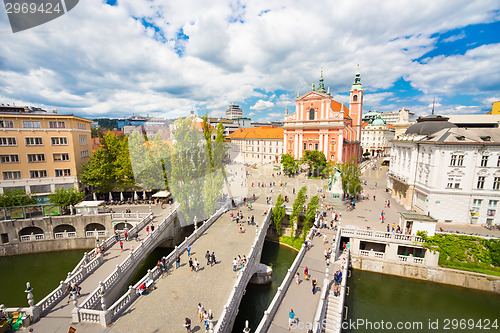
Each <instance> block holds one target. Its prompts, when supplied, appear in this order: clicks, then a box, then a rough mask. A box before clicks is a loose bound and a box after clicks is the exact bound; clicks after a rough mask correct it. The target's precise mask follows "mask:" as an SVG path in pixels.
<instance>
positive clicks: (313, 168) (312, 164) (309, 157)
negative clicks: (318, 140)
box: [302, 150, 326, 177]
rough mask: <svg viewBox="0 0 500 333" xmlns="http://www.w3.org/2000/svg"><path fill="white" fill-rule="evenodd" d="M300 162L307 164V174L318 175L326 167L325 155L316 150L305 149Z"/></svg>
mask: <svg viewBox="0 0 500 333" xmlns="http://www.w3.org/2000/svg"><path fill="white" fill-rule="evenodd" d="M302 162H303V163H307V164H308V165H309V176H315V177H318V176H319V175H321V174H323V171H324V169H325V168H326V157H325V154H323V152H321V151H318V150H306V151H305V153H304V157H302Z"/></svg>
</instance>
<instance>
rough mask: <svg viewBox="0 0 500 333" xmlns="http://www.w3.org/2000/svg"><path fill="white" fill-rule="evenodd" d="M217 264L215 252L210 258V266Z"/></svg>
mask: <svg viewBox="0 0 500 333" xmlns="http://www.w3.org/2000/svg"><path fill="white" fill-rule="evenodd" d="M216 263H217V262H216V261H215V252H212V255H211V256H210V266H213V265H215V264H216Z"/></svg>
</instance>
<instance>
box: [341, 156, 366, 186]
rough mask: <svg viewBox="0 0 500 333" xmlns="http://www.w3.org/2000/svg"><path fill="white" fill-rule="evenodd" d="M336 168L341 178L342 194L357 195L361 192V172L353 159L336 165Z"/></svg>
mask: <svg viewBox="0 0 500 333" xmlns="http://www.w3.org/2000/svg"><path fill="white" fill-rule="evenodd" d="M337 168H338V169H339V170H340V174H341V176H342V190H343V191H344V193H349V194H350V195H357V194H359V193H360V192H361V191H362V190H363V186H362V185H361V180H360V179H359V177H360V176H361V171H360V170H359V167H358V164H357V163H356V161H355V160H354V159H351V160H350V161H349V162H344V163H339V164H337Z"/></svg>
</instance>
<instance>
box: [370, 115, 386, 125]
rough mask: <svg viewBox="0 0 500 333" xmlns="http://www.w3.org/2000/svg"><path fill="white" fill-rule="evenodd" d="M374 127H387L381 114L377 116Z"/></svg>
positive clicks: (373, 123) (373, 122)
mask: <svg viewBox="0 0 500 333" xmlns="http://www.w3.org/2000/svg"><path fill="white" fill-rule="evenodd" d="M372 125H373V126H383V125H385V121H384V120H383V119H382V116H380V114H378V115H377V118H375V120H374V121H372Z"/></svg>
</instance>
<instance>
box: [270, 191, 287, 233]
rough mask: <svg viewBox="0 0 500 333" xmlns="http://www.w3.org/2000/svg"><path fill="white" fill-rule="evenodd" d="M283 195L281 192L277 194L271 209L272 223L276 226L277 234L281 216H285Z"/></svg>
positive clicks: (281, 219)
mask: <svg viewBox="0 0 500 333" xmlns="http://www.w3.org/2000/svg"><path fill="white" fill-rule="evenodd" d="M283 202H284V200H283V197H282V196H281V193H280V194H279V195H278V199H276V204H275V205H274V208H273V210H272V214H273V221H274V225H275V226H276V231H277V232H278V236H279V235H281V222H282V221H283V217H285V214H286V212H285V206H283Z"/></svg>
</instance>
